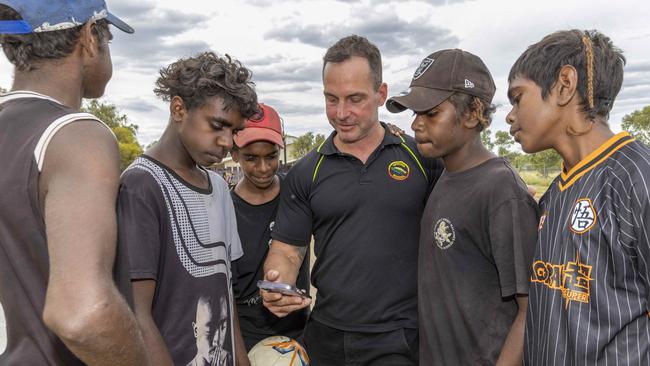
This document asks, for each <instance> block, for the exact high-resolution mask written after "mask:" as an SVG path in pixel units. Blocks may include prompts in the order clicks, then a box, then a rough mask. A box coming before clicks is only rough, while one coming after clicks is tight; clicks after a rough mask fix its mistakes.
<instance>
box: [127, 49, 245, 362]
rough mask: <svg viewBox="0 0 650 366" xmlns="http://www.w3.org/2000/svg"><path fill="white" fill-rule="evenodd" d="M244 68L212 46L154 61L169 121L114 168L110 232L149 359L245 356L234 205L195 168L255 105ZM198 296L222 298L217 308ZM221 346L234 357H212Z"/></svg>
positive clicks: (214, 154) (224, 148) (227, 141)
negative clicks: (126, 267)
mask: <svg viewBox="0 0 650 366" xmlns="http://www.w3.org/2000/svg"><path fill="white" fill-rule="evenodd" d="M250 77H251V73H250V71H249V70H248V69H246V68H245V67H243V66H242V65H241V64H240V63H239V62H238V61H236V60H233V59H231V58H230V57H229V56H228V55H226V56H225V57H219V56H217V55H215V54H214V53H212V52H206V53H202V54H200V55H198V56H196V57H190V58H187V59H180V60H178V61H176V62H174V63H173V64H171V65H169V66H168V67H166V68H163V69H162V70H161V71H160V77H159V78H158V81H157V82H156V89H155V90H154V92H155V93H156V95H158V96H159V97H161V98H162V99H163V100H165V101H168V102H169V112H170V117H169V123H168V125H167V128H166V129H165V131H164V132H163V135H162V136H161V137H160V139H159V140H158V142H157V143H156V144H155V145H154V146H153V147H151V148H149V149H148V150H147V151H146V152H145V153H144V154H143V155H142V156H141V157H139V158H138V159H136V160H135V161H134V162H133V164H132V165H131V166H130V167H129V168H128V169H127V170H126V171H125V172H124V173H123V175H122V182H121V183H122V184H121V187H120V194H119V208H118V218H119V225H120V226H119V235H120V236H119V239H120V241H121V242H124V243H126V245H127V247H128V249H129V260H130V267H131V268H130V273H131V280H132V284H133V293H134V299H135V315H136V318H137V320H138V323H139V324H140V328H141V329H142V333H143V335H144V339H145V343H146V345H147V348H148V351H149V355H150V357H151V359H152V362H153V364H155V365H171V364H172V363H173V364H175V365H185V364H191V365H215V364H218V365H222V364H223V365H232V364H233V360H236V361H237V364H238V365H241V364H248V359H247V356H246V351H245V348H244V344H243V341H242V338H241V334H240V332H239V325H238V322H237V316H236V312H234V309H233V294H232V287H231V280H232V278H231V277H232V276H231V261H233V260H235V259H237V258H239V257H241V256H242V254H243V253H242V247H241V243H240V240H239V236H238V234H237V224H236V221H235V211H234V208H233V203H232V200H231V198H230V194H229V191H228V186H227V184H226V182H224V180H223V179H222V178H221V177H220V176H219V175H218V174H216V173H214V172H212V171H210V170H207V169H205V167H208V166H210V165H213V164H215V163H218V162H219V161H221V159H222V158H223V157H225V156H226V154H227V153H228V152H229V151H230V149H231V148H232V141H233V134H234V133H236V132H237V131H238V130H240V129H241V128H243V124H244V121H245V120H246V119H247V118H250V117H251V116H253V115H254V114H256V113H257V112H258V104H257V96H256V94H255V90H254V88H253V84H252V82H251V81H250ZM205 298H213V299H221V298H225V299H226V305H227V306H226V311H225V312H224V311H222V310H221V308H220V302H219V301H200V299H205ZM199 302H200V304H199ZM206 307H207V308H206ZM197 309H203V310H202V312H201V313H202V314H203V313H205V314H227V321H225V322H223V321H222V322H220V321H219V317H218V316H202V317H199V316H198V315H197ZM199 319H203V320H205V321H199ZM199 323H200V324H199ZM224 352H225V353H229V354H232V355H234V357H227V358H217V357H216V356H217V355H218V354H223V353H224ZM220 360H226V361H225V363H223V362H221V361H220Z"/></svg>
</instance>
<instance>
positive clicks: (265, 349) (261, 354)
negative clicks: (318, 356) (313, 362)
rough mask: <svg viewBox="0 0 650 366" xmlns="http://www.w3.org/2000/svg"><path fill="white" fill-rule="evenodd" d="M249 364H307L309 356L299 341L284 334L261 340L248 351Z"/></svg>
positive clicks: (259, 365) (295, 365) (281, 365)
mask: <svg viewBox="0 0 650 366" xmlns="http://www.w3.org/2000/svg"><path fill="white" fill-rule="evenodd" d="M248 359H249V360H250V361H251V366H309V357H308V356H307V352H305V349H304V348H302V346H301V345H300V343H298V342H296V341H295V340H294V339H291V338H289V337H285V336H273V337H268V338H266V339H263V340H261V341H260V342H259V343H257V344H256V345H255V347H253V348H252V349H251V350H250V352H248Z"/></svg>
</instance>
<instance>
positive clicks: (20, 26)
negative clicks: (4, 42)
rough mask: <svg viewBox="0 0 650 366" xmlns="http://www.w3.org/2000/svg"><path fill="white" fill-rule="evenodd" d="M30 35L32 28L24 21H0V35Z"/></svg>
mask: <svg viewBox="0 0 650 366" xmlns="http://www.w3.org/2000/svg"><path fill="white" fill-rule="evenodd" d="M29 33H32V26H31V25H29V23H27V22H26V21H24V20H2V21H0V34H29Z"/></svg>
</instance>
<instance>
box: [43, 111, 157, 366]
mask: <svg viewBox="0 0 650 366" xmlns="http://www.w3.org/2000/svg"><path fill="white" fill-rule="evenodd" d="M118 164H119V152H118V149H117V143H116V141H115V138H114V137H113V136H112V135H111V133H110V131H108V130H107V129H106V127H104V126H102V125H100V124H99V123H98V122H94V121H92V122H86V121H84V122H73V123H72V124H70V125H68V126H66V127H64V128H62V129H61V131H59V132H58V133H57V134H56V135H55V136H54V137H53V139H52V141H51V142H50V144H49V146H48V149H47V153H46V155H45V161H44V165H43V170H42V173H41V176H40V181H39V197H40V201H41V202H40V203H41V208H42V210H43V212H44V218H45V226H46V235H47V245H48V251H49V260H50V273H49V281H48V287H47V292H46V296H45V308H44V310H43V321H44V322H45V324H46V325H47V327H48V328H50V329H51V330H52V331H53V332H54V333H55V334H56V335H57V336H58V337H59V338H60V339H61V340H62V341H63V342H64V343H65V345H66V346H67V347H68V348H69V349H70V350H71V351H72V352H73V353H74V354H75V355H77V357H79V358H80V359H81V360H82V361H84V362H85V363H86V364H89V365H147V364H148V359H147V356H146V352H145V349H144V343H143V340H142V335H141V333H140V331H139V329H138V327H137V324H136V322H135V317H134V316H133V313H132V312H131V311H130V309H129V307H128V305H127V303H126V301H125V300H124V298H123V297H122V295H121V294H120V293H119V292H118V290H117V288H116V287H115V284H114V282H113V276H112V271H113V264H114V260H115V248H116V236H117V234H116V229H117V226H116V214H115V202H116V197H117V188H118V183H119V166H118Z"/></svg>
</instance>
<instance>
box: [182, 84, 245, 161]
mask: <svg viewBox="0 0 650 366" xmlns="http://www.w3.org/2000/svg"><path fill="white" fill-rule="evenodd" d="M244 121H245V119H244V117H242V115H241V114H240V113H239V111H238V110H236V109H234V108H230V109H229V110H224V103H223V99H222V98H221V97H217V96H215V97H209V98H207V99H206V102H205V104H204V105H203V106H201V107H197V108H194V109H192V110H189V111H188V110H185V112H184V114H183V117H182V120H181V121H180V123H179V125H178V130H177V131H178V135H179V136H180V140H181V143H182V144H183V146H184V147H185V149H186V151H187V153H188V154H189V155H190V156H191V157H192V160H194V162H195V163H196V164H197V165H200V166H206V167H207V166H210V165H213V164H216V163H219V162H221V160H222V159H223V158H224V157H225V156H226V155H227V154H228V152H229V151H230V149H231V148H232V143H233V142H232V136H233V133H236V132H237V131H238V130H239V129H241V128H242V127H243V125H244Z"/></svg>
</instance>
